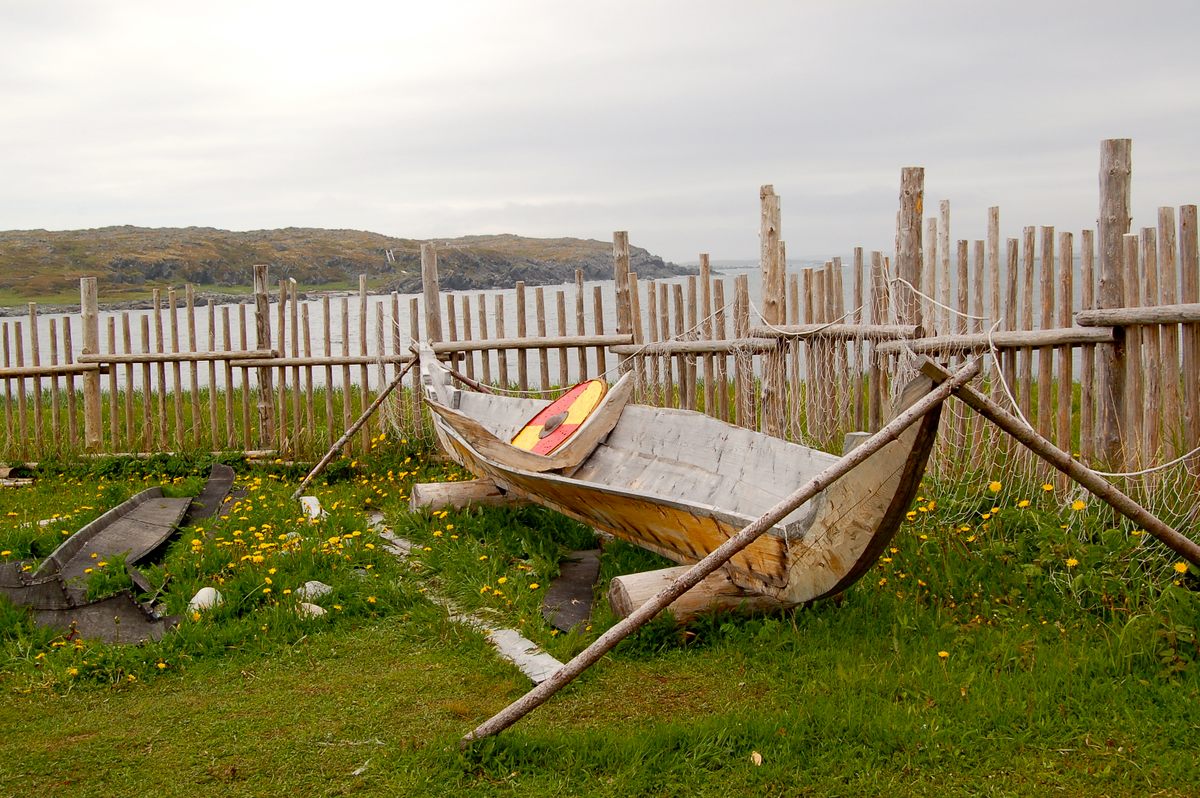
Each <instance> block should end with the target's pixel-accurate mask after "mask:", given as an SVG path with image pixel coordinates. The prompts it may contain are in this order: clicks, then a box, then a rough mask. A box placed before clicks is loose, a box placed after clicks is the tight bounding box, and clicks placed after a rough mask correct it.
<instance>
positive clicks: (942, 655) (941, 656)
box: [938, 651, 950, 661]
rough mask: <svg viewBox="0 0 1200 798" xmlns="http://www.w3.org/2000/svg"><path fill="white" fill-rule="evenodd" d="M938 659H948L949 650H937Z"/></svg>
mask: <svg viewBox="0 0 1200 798" xmlns="http://www.w3.org/2000/svg"><path fill="white" fill-rule="evenodd" d="M938 659H940V660H943V661H944V660H948V659H950V652H949V651H939V652H938Z"/></svg>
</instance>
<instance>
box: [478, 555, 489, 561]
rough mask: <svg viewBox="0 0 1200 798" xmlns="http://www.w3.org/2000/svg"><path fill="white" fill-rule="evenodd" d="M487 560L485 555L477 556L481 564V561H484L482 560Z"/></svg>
mask: <svg viewBox="0 0 1200 798" xmlns="http://www.w3.org/2000/svg"><path fill="white" fill-rule="evenodd" d="M487 558H488V556H487V555H486V554H480V555H479V561H480V562H483V561H484V560H486V559H487Z"/></svg>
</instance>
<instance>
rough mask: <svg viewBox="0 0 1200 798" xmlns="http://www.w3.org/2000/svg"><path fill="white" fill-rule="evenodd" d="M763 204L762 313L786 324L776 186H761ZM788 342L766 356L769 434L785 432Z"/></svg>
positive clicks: (765, 410) (769, 321)
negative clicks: (785, 369) (785, 375)
mask: <svg viewBox="0 0 1200 798" xmlns="http://www.w3.org/2000/svg"><path fill="white" fill-rule="evenodd" d="M758 199H759V205H760V206H761V212H762V216H761V222H760V229H759V244H760V247H761V255H760V260H761V266H762V291H761V297H762V316H763V322H765V323H766V324H773V325H778V324H784V323H786V321H787V316H786V309H785V303H786V300H785V292H786V290H787V289H786V268H785V266H784V263H783V257H782V256H783V247H782V242H781V240H780V235H781V233H780V227H781V222H782V220H781V218H780V211H779V195H778V194H776V193H775V188H774V187H773V186H769V185H767V186H762V187H761V188H760V189H759V192H758ZM784 346H785V344H784V341H783V339H782V338H780V339H778V340H777V341H776V343H775V349H774V350H773V351H771V352H769V353H767V356H766V357H765V358H764V363H763V381H762V388H763V396H762V407H763V425H762V426H763V431H764V432H766V433H767V434H768V435H773V436H775V437H782V435H783V432H784V425H783V420H784V403H783V383H784V374H783V368H784V355H783V348H784Z"/></svg>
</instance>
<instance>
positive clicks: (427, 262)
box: [421, 244, 503, 376]
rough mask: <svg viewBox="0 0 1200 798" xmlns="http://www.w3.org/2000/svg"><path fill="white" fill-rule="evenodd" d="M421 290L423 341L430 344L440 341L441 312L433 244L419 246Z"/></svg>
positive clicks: (435, 252) (435, 251)
mask: <svg viewBox="0 0 1200 798" xmlns="http://www.w3.org/2000/svg"><path fill="white" fill-rule="evenodd" d="M421 288H422V289H423V291H424V297H425V303H424V304H425V340H426V341H427V342H429V343H431V344H432V343H436V342H438V341H441V340H442V311H441V309H440V308H439V307H438V295H439V289H438V267H437V250H436V249H434V247H433V244H422V245H421ZM502 376H503V375H502Z"/></svg>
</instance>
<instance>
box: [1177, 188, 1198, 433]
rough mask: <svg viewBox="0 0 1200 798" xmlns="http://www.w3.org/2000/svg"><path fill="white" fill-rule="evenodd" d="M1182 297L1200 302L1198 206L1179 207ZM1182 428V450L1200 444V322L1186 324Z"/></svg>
mask: <svg viewBox="0 0 1200 798" xmlns="http://www.w3.org/2000/svg"><path fill="white" fill-rule="evenodd" d="M1179 271H1180V281H1179V289H1180V296H1179V298H1180V299H1181V300H1182V301H1184V302H1200V251H1198V248H1197V227H1196V206H1195V205H1184V206H1183V207H1181V208H1180V209H1179ZM1182 373H1183V398H1184V402H1183V428H1184V431H1185V432H1184V441H1183V445H1182V446H1181V447H1180V448H1181V449H1183V450H1185V451H1187V450H1190V449H1192V448H1193V447H1195V446H1196V444H1197V443H1200V324H1187V325H1185V326H1184V327H1183V369H1182Z"/></svg>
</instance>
